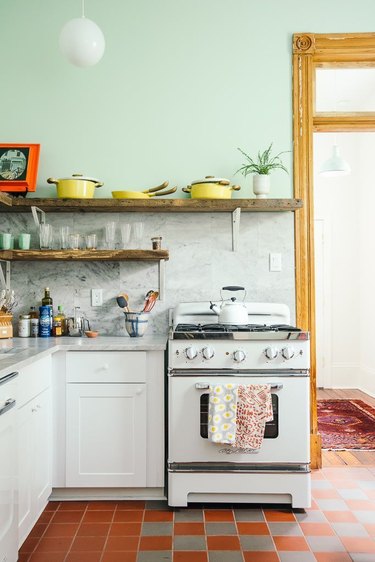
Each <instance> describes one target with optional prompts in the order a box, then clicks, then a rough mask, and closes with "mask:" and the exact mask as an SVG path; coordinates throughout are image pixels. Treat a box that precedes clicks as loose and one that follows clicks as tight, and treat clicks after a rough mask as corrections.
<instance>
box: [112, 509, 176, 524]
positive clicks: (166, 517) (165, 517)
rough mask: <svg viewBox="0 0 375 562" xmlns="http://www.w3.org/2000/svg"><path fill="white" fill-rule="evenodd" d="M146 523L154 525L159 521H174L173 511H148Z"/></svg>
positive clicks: (146, 512)
mask: <svg viewBox="0 0 375 562" xmlns="http://www.w3.org/2000/svg"><path fill="white" fill-rule="evenodd" d="M122 513H124V512H122ZM144 521H146V522H154V523H156V522H159V521H173V511H159V510H156V509H154V510H152V509H150V510H146V511H145V518H144Z"/></svg>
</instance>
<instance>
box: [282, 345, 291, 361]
mask: <svg viewBox="0 0 375 562" xmlns="http://www.w3.org/2000/svg"><path fill="white" fill-rule="evenodd" d="M281 355H282V356H283V357H284V359H291V358H292V357H294V349H293V347H289V346H288V347H284V348H283V349H282V350H281Z"/></svg>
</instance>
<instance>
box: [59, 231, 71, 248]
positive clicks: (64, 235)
mask: <svg viewBox="0 0 375 562" xmlns="http://www.w3.org/2000/svg"><path fill="white" fill-rule="evenodd" d="M69 236H70V226H60V248H61V249H62V250H67V249H68V248H69Z"/></svg>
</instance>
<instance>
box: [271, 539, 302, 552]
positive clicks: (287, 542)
mask: <svg viewBox="0 0 375 562" xmlns="http://www.w3.org/2000/svg"><path fill="white" fill-rule="evenodd" d="M273 540H274V541H275V545H276V549H277V550H298V551H299V552H302V551H304V550H310V549H309V545H308V544H307V542H306V540H305V539H304V538H303V537H273Z"/></svg>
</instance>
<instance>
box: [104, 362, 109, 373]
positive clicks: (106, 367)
mask: <svg viewBox="0 0 375 562" xmlns="http://www.w3.org/2000/svg"><path fill="white" fill-rule="evenodd" d="M103 369H104V371H108V369H109V365H108V363H104V365H103Z"/></svg>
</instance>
